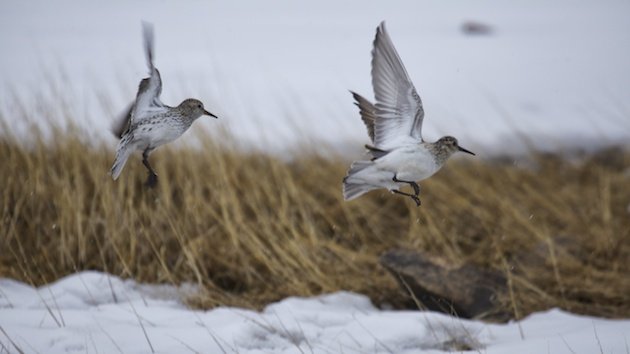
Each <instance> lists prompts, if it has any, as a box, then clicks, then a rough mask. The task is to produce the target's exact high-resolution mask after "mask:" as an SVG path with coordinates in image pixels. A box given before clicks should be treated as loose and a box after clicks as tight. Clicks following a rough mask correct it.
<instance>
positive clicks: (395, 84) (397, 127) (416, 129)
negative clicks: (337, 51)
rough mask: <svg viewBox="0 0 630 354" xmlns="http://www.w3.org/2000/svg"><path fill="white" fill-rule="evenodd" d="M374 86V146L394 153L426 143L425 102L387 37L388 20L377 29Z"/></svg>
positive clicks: (373, 53) (373, 63) (373, 68)
mask: <svg viewBox="0 0 630 354" xmlns="http://www.w3.org/2000/svg"><path fill="white" fill-rule="evenodd" d="M372 86H373V88H374V97H375V99H376V104H375V105H374V106H375V107H376V118H375V120H374V139H373V140H374V145H375V146H376V147H377V148H379V149H382V150H391V149H393V148H396V147H398V146H401V145H405V144H409V143H417V142H419V141H422V134H421V133H422V120H423V119H424V109H423V108H422V101H421V100H420V96H419V95H418V93H417V92H416V89H415V87H414V86H413V83H412V82H411V79H410V78H409V75H408V74H407V70H405V67H404V66H403V63H402V61H401V60H400V57H399V56H398V53H397V52H396V48H394V44H393V43H392V40H391V38H390V37H389V35H388V34H387V31H386V29H385V22H384V21H383V22H381V24H380V25H379V26H378V28H377V29H376V38H375V39H374V49H373V50H372Z"/></svg>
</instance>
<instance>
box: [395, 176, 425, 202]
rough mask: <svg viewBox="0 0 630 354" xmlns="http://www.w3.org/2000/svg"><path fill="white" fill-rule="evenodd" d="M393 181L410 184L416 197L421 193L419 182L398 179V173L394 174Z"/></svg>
mask: <svg viewBox="0 0 630 354" xmlns="http://www.w3.org/2000/svg"><path fill="white" fill-rule="evenodd" d="M392 181H394V182H396V183H407V184H408V185H410V186H411V188H413V193H414V195H415V196H416V197H417V196H418V195H420V186H419V185H418V183H416V182H414V181H405V180H403V179H398V176H397V175H394V178H392Z"/></svg>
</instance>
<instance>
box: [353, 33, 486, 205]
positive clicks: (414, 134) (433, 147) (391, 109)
mask: <svg viewBox="0 0 630 354" xmlns="http://www.w3.org/2000/svg"><path fill="white" fill-rule="evenodd" d="M372 87H373V89H374V97H375V100H376V104H372V103H371V102H370V101H368V100H367V99H365V98H363V97H361V96H360V95H359V94H357V93H354V92H351V93H352V95H353V96H354V99H355V101H356V102H355V104H356V105H357V106H358V107H359V113H360V114H361V119H362V120H363V122H364V123H365V126H366V127H367V130H368V135H369V136H370V139H371V140H372V145H366V146H365V147H366V148H367V149H368V151H369V153H370V155H371V160H370V161H355V162H353V163H352V166H351V167H350V170H349V171H348V174H347V176H346V177H345V178H344V179H343V196H344V199H345V200H352V199H354V198H357V197H359V196H361V195H363V194H364V193H367V192H369V191H371V190H374V189H379V188H386V189H388V190H390V191H391V192H392V193H397V194H401V195H404V196H407V197H410V198H411V199H412V200H413V201H414V202H415V203H416V205H417V206H420V197H419V195H420V187H419V186H418V184H417V183H416V182H417V181H421V180H423V179H426V178H429V177H431V175H433V174H434V173H435V172H437V171H438V170H439V169H440V168H441V167H442V166H443V165H444V163H445V162H446V160H447V159H448V158H449V157H450V156H451V155H452V154H453V153H455V152H457V151H463V152H466V153H469V154H471V155H474V153H472V152H470V151H468V150H466V149H464V148H463V147H461V146H459V145H458V143H457V139H455V138H453V137H452V136H445V137H442V138H440V139H439V140H438V141H436V142H434V143H429V142H425V141H424V140H423V139H422V134H421V133H422V121H423V119H424V109H423V108H422V101H421V100H420V96H419V95H418V93H417V91H416V89H415V87H414V86H413V83H412V82H411V79H410V78H409V75H408V74H407V71H406V70H405V67H404V66H403V63H402V61H401V60H400V57H399V56H398V53H397V52H396V49H395V48H394V44H393V43H392V40H391V38H390V37H389V35H388V34H387V31H386V30H385V22H384V21H383V22H381V24H380V25H379V26H378V28H377V29H376V38H375V39H374V49H373V50H372ZM406 184H408V185H410V186H411V187H412V188H413V191H414V193H413V194H409V193H405V192H401V191H400V190H399V189H400V188H401V187H402V186H404V185H406Z"/></svg>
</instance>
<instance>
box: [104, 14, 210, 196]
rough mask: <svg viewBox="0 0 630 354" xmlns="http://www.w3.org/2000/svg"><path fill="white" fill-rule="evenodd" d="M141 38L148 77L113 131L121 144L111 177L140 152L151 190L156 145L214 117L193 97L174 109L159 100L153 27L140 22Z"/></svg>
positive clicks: (159, 84)
mask: <svg viewBox="0 0 630 354" xmlns="http://www.w3.org/2000/svg"><path fill="white" fill-rule="evenodd" d="M143 35H144V48H145V54H146V57H147V63H148V66H149V77H148V78H145V79H142V81H140V86H139V88H138V93H137V95H136V100H135V102H134V103H133V104H132V105H131V106H130V108H129V110H128V112H127V113H126V114H125V115H124V116H123V119H122V120H121V122H120V123H119V124H118V127H117V128H115V129H114V134H116V135H117V136H118V137H120V142H119V143H118V148H117V149H116V159H115V160H114V164H113V165H112V168H111V172H110V174H111V176H112V178H113V179H114V180H116V179H117V178H118V176H120V173H121V172H122V170H123V168H124V167H125V163H126V162H127V159H128V158H129V156H130V155H131V154H132V153H133V152H134V151H137V150H140V151H142V163H143V164H144V166H145V167H146V168H147V169H148V170H149V177H148V178H147V182H146V184H147V185H148V186H149V187H153V186H155V184H156V183H157V174H156V173H155V171H154V170H153V168H152V167H151V164H150V163H149V154H150V153H151V152H152V151H153V150H154V149H155V148H157V147H158V146H160V145H164V144H166V143H170V142H171V141H173V140H175V139H177V138H179V137H180V136H181V135H182V134H184V132H185V131H186V130H188V128H190V126H191V125H192V123H193V122H194V121H195V120H196V119H197V118H199V117H201V116H203V115H208V116H211V117H214V118H217V116H216V115H214V114H212V113H210V112H208V111H206V110H205V108H204V106H203V103H201V101H199V100H197V99H194V98H188V99H186V100H184V101H183V102H182V103H180V104H179V106H177V107H170V106H167V105H165V104H164V103H162V101H160V94H161V93H162V79H161V78H160V72H159V71H158V70H157V68H156V67H155V65H153V26H152V25H150V24H148V23H143Z"/></svg>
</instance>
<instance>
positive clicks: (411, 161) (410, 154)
mask: <svg viewBox="0 0 630 354" xmlns="http://www.w3.org/2000/svg"><path fill="white" fill-rule="evenodd" d="M381 160H382V161H381ZM376 162H377V165H379V168H380V169H383V170H386V171H390V172H391V173H395V174H396V178H398V179H399V180H403V181H414V182H417V181H421V180H423V179H426V178H429V177H431V176H432V175H433V174H434V173H435V172H437V170H438V169H439V166H437V164H436V163H435V158H434V157H433V155H432V154H431V153H430V151H429V150H427V149H426V148H424V147H423V146H421V145H412V146H407V147H402V148H399V149H396V150H394V151H392V152H390V153H389V154H387V155H386V156H384V157H383V158H382V159H379V160H376Z"/></svg>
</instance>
